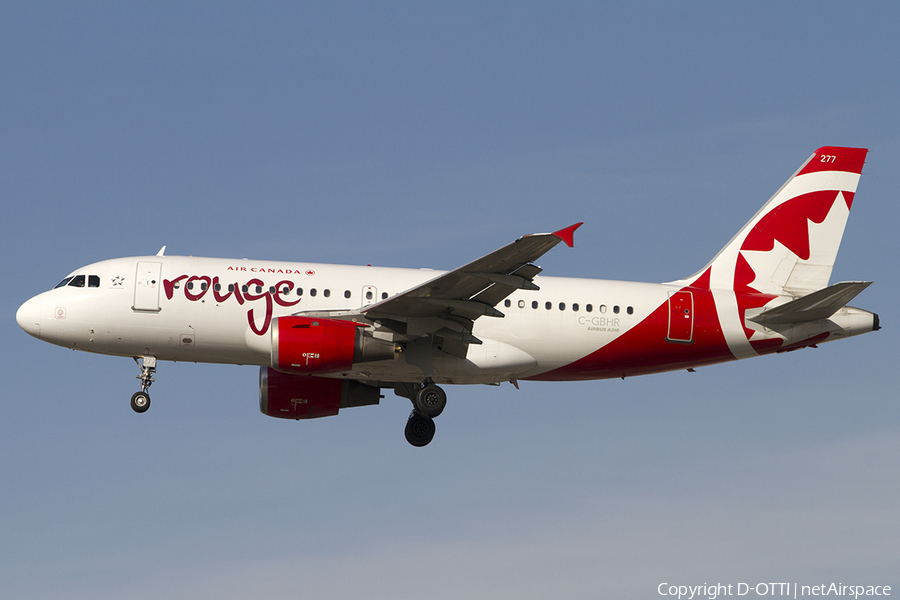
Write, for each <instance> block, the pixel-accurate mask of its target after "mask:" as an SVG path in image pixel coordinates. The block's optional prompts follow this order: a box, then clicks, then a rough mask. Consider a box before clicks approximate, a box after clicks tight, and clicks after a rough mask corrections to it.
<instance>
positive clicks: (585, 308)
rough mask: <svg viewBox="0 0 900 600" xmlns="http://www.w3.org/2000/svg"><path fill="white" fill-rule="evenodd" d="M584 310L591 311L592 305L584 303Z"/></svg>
mask: <svg viewBox="0 0 900 600" xmlns="http://www.w3.org/2000/svg"><path fill="white" fill-rule="evenodd" d="M584 310H586V311H587V312H591V311H592V310H594V307H593V306H591V305H590V304H585V305H584Z"/></svg>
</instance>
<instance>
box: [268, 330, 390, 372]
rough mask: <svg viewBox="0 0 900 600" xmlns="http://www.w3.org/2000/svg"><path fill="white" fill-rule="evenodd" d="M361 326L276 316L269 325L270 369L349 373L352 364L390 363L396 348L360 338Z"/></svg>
mask: <svg viewBox="0 0 900 600" xmlns="http://www.w3.org/2000/svg"><path fill="white" fill-rule="evenodd" d="M363 327H364V326H363V325H362V324H360V323H354V322H351V321H339V320H337V319H319V318H315V317H299V316H294V317H278V318H277V319H274V321H273V323H272V367H274V368H275V369H278V370H279V371H282V372H285V373H300V374H307V375H312V374H316V373H338V372H340V371H349V370H350V368H351V367H352V365H353V363H359V362H367V361H373V360H391V359H393V358H394V356H395V354H396V351H397V346H396V344H394V343H392V342H388V341H385V340H379V339H375V338H372V337H369V336H365V335H363V331H362V328H363Z"/></svg>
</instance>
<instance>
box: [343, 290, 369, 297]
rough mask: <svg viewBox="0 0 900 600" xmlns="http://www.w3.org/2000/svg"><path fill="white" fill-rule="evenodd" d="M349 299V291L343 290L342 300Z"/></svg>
mask: <svg viewBox="0 0 900 600" xmlns="http://www.w3.org/2000/svg"><path fill="white" fill-rule="evenodd" d="M371 293H372V292H369V294H370V295H371ZM349 297H350V290H344V298H349Z"/></svg>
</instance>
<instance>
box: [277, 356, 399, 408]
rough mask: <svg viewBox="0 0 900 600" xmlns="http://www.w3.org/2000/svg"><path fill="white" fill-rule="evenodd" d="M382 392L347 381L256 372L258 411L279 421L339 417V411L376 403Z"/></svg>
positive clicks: (356, 382) (362, 384) (375, 388)
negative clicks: (337, 415)
mask: <svg viewBox="0 0 900 600" xmlns="http://www.w3.org/2000/svg"><path fill="white" fill-rule="evenodd" d="M380 399H381V390H380V389H379V388H377V387H372V386H370V385H365V384H364V383H359V382H358V381H351V380H348V379H327V378H324V377H313V376H310V375H290V374H288V373H280V372H278V371H276V370H275V369H272V368H270V367H260V369H259V410H260V412H262V413H263V414H264V415H268V416H270V417H278V418H281V419H315V418H317V417H330V416H333V415H336V414H338V411H339V410H340V409H342V408H350V407H353V406H368V405H371V404H378V402H379V400H380Z"/></svg>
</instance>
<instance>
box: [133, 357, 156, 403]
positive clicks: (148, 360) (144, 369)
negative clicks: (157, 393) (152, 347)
mask: <svg viewBox="0 0 900 600" xmlns="http://www.w3.org/2000/svg"><path fill="white" fill-rule="evenodd" d="M134 362H135V364H137V366H138V367H140V369H141V374H140V375H138V376H137V378H138V379H140V380H141V391H139V392H135V393H134V395H133V396H132V397H131V408H132V410H134V412H136V413H142V412H147V409H148V408H150V393H149V392H148V391H147V390H149V389H150V384H152V383H153V374H154V373H156V357H155V356H145V357H143V358H142V359H141V361H140V362H138V358H137V357H136V356H135V357H134Z"/></svg>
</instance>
